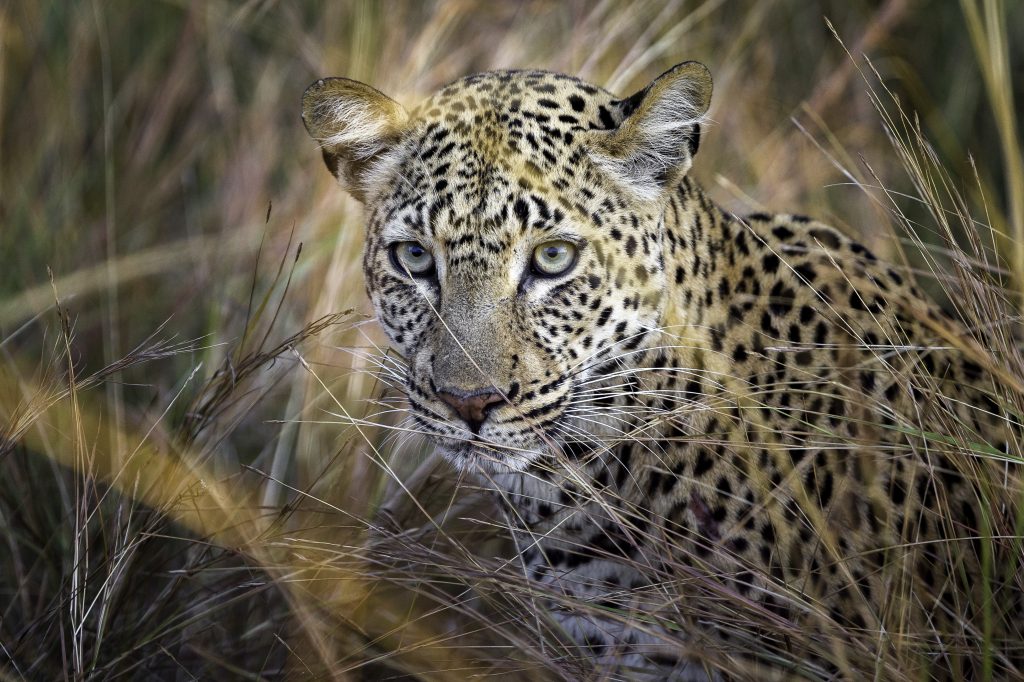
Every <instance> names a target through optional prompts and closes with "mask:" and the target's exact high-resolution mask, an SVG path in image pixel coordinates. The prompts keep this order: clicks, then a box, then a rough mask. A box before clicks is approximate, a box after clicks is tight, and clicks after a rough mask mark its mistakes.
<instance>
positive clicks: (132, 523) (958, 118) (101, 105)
mask: <svg viewBox="0 0 1024 682" xmlns="http://www.w3.org/2000/svg"><path fill="white" fill-rule="evenodd" d="M823 14H824V15H826V16H828V17H829V18H830V19H831V20H832V22H833V23H834V24H835V30H836V32H837V33H838V35H840V36H842V37H843V39H844V40H845V41H846V44H847V45H848V46H850V54H851V55H852V57H848V56H847V54H846V53H845V52H844V50H843V48H842V46H841V45H840V43H839V42H837V41H836V40H835V39H834V37H833V36H832V34H831V32H830V31H829V27H828V26H827V25H826V23H825V22H824V21H823V20H822V15H823ZM1022 40H1024V22H1022V21H1021V17H1020V12H1019V10H1017V9H1016V8H1015V7H1014V6H1013V5H1012V4H1011V3H1005V4H1004V3H1000V2H996V1H994V0H984V1H983V2H968V1H966V0H965V2H963V3H962V4H961V5H960V6H956V5H953V4H945V3H943V4H936V5H932V6H928V7H920V6H918V5H916V4H914V3H911V2H901V1H898V0H890V1H888V2H885V3H883V4H882V5H880V6H878V7H876V6H875V3H857V2H854V3H847V2H835V3H827V4H826V5H825V6H824V7H823V8H817V7H810V6H808V5H806V4H805V3H800V2H788V3H785V2H784V3H763V2H749V3H740V4H735V3H725V2H718V1H716V0H704V1H702V2H676V1H669V2H650V1H645V2H629V3H627V2H612V1H605V2H594V3H591V2H565V3H561V2H548V1H541V0H527V1H524V2H515V3H512V2H509V3H488V2H473V1H469V0H454V1H448V2H429V3H428V2H424V3H418V2H407V3H377V2H370V1H365V2H359V1H353V2H344V3H328V4H326V5H325V6H322V7H321V6H316V5H313V4H299V3H280V4H273V3H266V2H246V3H241V4H234V3H228V2H223V1H219V0H214V1H212V2H207V3H194V4H187V3H165V4H152V5H148V6H146V7H145V8H143V7H141V6H140V7H135V6H130V7H129V6H117V7H115V6H110V5H107V4H104V3H99V2H95V3H78V4H68V5H49V4H45V3H11V4H6V5H3V6H0V254H3V255H4V257H5V258H4V266H5V267H4V270H3V271H2V272H0V472H2V473H0V545H3V546H4V547H6V550H0V554H4V553H5V554H6V557H7V558H6V559H0V595H3V596H2V598H0V673H2V674H3V675H4V677H10V678H12V679H20V678H23V677H28V678H36V677H58V676H66V677H75V678H86V677H103V678H107V677H114V676H118V675H120V676H131V677H143V676H146V675H149V676H153V677H161V678H162V677H166V676H168V675H171V674H179V673H180V674H183V675H196V676H200V677H222V676H225V675H230V676H237V677H244V678H248V679H263V678H276V677H286V676H296V677H298V676H302V675H304V674H309V675H311V676H317V677H328V678H331V679H335V678H336V679H359V678H360V676H361V675H363V674H364V671H367V672H365V675H366V676H367V677H370V678H372V677H373V676H375V675H380V674H382V670H385V669H386V670H388V671H392V672H393V671H405V672H409V673H412V674H415V675H417V676H418V677H420V678H422V679H438V680H450V679H465V678H467V677H468V676H469V675H470V674H475V675H480V676H488V675H492V674H493V675H496V676H497V675H505V676H506V677H509V678H512V679H518V678H527V677H528V678H545V677H551V678H552V679H578V678H583V677H586V676H596V675H599V674H600V670H595V669H594V667H593V664H592V663H591V662H588V661H587V660H586V659H585V658H581V657H580V656H579V652H578V651H576V650H575V649H574V647H573V646H572V645H571V643H569V642H567V641H565V638H564V637H563V636H561V635H560V633H559V632H558V628H557V626H556V625H555V624H554V623H552V622H551V621H550V619H549V618H547V617H545V616H544V615H543V614H539V615H532V609H533V603H534V600H535V599H536V597H537V596H538V595H537V591H536V588H535V587H533V586H531V585H530V584H528V583H525V582H524V581H523V580H522V577H521V576H518V577H517V575H516V572H515V570H514V568H515V567H514V566H509V565H508V564H507V563H503V562H501V561H497V560H495V559H494V558H493V557H497V556H500V555H501V554H502V552H505V551H506V550H507V547H506V546H505V542H507V540H506V539H505V538H504V537H503V536H502V534H501V533H500V532H499V531H498V530H497V529H498V528H499V527H500V526H501V523H502V519H500V518H495V516H494V513H493V510H489V507H488V505H487V501H486V499H485V496H484V495H483V494H482V493H481V492H480V491H477V490H474V489H473V487H472V486H471V485H470V484H469V482H468V481H459V480H456V479H455V478H454V475H453V474H452V473H451V472H450V470H448V469H447V468H446V467H445V465H443V464H442V463H439V462H437V461H435V460H434V459H433V458H432V457H431V456H429V455H428V454H427V447H426V445H425V443H424V442H423V441H422V440H421V439H419V438H418V437H417V436H416V435H415V434H409V433H406V432H402V431H398V430H395V428H394V427H395V426H396V425H398V424H399V422H400V421H401V417H402V414H401V411H400V406H399V405H397V404H396V403H394V402H392V401H391V399H390V397H389V396H393V395H394V393H393V392H391V393H389V392H387V391H386V388H387V387H386V383H388V382H389V381H392V380H393V379H394V377H393V376H392V374H391V373H390V372H389V365H388V363H389V362H390V360H388V359H387V356H386V353H385V352H384V349H383V348H382V347H381V343H382V337H381V335H380V334H379V332H378V331H377V330H376V329H375V328H374V327H373V325H372V322H371V321H368V320H366V319H365V318H364V316H363V315H360V314H358V313H351V314H349V315H340V314H338V313H337V311H341V310H350V309H354V310H356V311H363V312H364V313H366V312H368V310H367V308H366V305H365V300H364V296H363V293H362V275H361V270H360V262H359V251H360V247H361V240H362V236H361V228H360V217H359V211H358V207H356V206H355V205H354V204H353V203H352V202H351V201H349V200H347V199H344V198H342V197H341V196H340V193H338V192H337V191H336V190H334V188H333V187H331V186H330V184H331V183H330V180H329V178H328V175H327V173H325V172H324V171H323V169H322V168H321V163H320V160H319V158H318V154H317V153H316V150H315V149H314V148H313V146H312V144H311V143H310V142H309V141H308V140H307V138H306V137H305V134H304V132H303V131H302V128H301V124H300V122H299V119H298V100H299V95H300V93H301V92H302V89H303V88H304V87H305V85H307V84H308V82H310V81H312V80H313V79H314V78H316V77H319V76H323V75H347V76H350V77H353V78H357V79H361V80H365V81H367V82H370V83H372V84H374V85H376V86H378V87H380V88H381V89H383V90H385V91H386V92H389V93H391V94H394V95H395V96H396V97H397V98H398V99H399V100H401V101H403V102H404V103H406V104H410V103H415V102H416V101H417V100H418V99H419V98H420V97H421V96H422V95H423V94H424V93H427V92H429V91H432V90H433V89H435V88H436V87H437V86H439V85H441V84H443V83H444V82H446V81H448V80H451V79H454V78H456V77H459V76H461V75H464V74H465V73H468V72H471V71H476V70H482V69H487V68H496V67H509V66H520V67H540V68H546V69H551V70H558V71H565V72H569V73H577V74H580V75H581V76H583V77H585V78H588V79H590V80H593V81H595V82H600V83H605V84H609V85H611V86H612V87H613V88H614V89H616V90H618V91H621V92H623V93H625V92H628V91H632V90H633V89H635V88H637V87H639V86H641V85H643V84H645V83H646V82H647V80H648V79H649V78H650V77H651V76H653V75H656V74H657V73H660V72H661V71H662V70H664V69H665V68H667V67H668V66H671V65H672V64H674V63H676V62H679V61H682V60H684V59H699V60H701V61H704V62H705V63H708V64H709V66H710V67H711V70H712V73H713V75H714V76H715V80H716V86H715V99H714V103H713V106H712V109H711V112H710V115H711V117H712V119H713V120H714V121H715V123H714V125H713V126H712V127H711V129H710V130H709V131H708V132H707V133H706V134H705V137H704V140H703V142H702V146H701V152H700V154H699V155H698V157H697V159H696V164H695V166H696V167H695V172H696V174H697V176H698V177H699V178H701V179H702V180H703V182H704V184H705V185H706V186H708V187H709V188H711V189H712V191H713V194H714V196H715V198H716V199H717V200H718V201H720V202H721V203H722V204H723V205H724V206H725V207H726V208H728V209H731V210H736V211H738V212H744V211H751V210H759V209H760V208H762V207H765V208H767V209H770V210H794V211H799V212H805V213H810V214H814V215H817V216H821V217H823V218H825V219H827V220H830V221H832V222H835V223H837V224H839V225H840V226H842V227H844V228H846V229H847V231H848V232H851V233H853V234H858V235H860V237H861V239H862V240H863V241H865V242H866V243H868V244H869V245H870V246H871V247H872V248H873V250H875V251H877V252H880V253H883V254H886V255H888V256H890V257H892V258H905V262H907V263H908V264H909V266H910V267H911V268H913V269H916V270H918V271H919V273H920V274H921V276H922V277H923V278H924V279H926V280H929V282H928V285H929V288H930V290H931V293H933V294H934V295H936V296H937V297H939V298H941V299H944V300H945V301H946V302H948V303H950V304H951V307H952V308H953V309H954V311H955V313H956V314H957V315H958V316H959V317H960V318H961V320H963V321H964V323H965V324H966V326H967V327H968V328H971V329H974V330H979V331H980V330H982V329H986V330H987V333H986V334H984V335H982V334H980V333H979V334H978V337H977V341H976V342H971V343H968V347H967V348H965V350H966V351H967V352H968V353H970V354H971V355H972V357H974V358H975V359H976V360H977V361H978V362H979V364H981V365H982V366H983V367H985V368H986V370H988V371H989V372H990V373H991V375H992V393H993V395H994V396H995V399H996V401H997V402H998V403H999V404H1000V405H1001V406H1002V409H1003V410H1004V412H1005V414H1006V415H1007V417H1008V418H1014V419H1017V420H1019V419H1020V417H1021V415H1022V414H1024V403H1022V395H1024V390H1022V387H1021V383H1022V379H1021V376H1022V373H1021V368H1022V367H1024V361H1022V358H1021V352H1020V344H1019V330H1020V320H1019V319H1018V318H1017V317H1016V315H1017V313H1016V312H1015V311H1019V310H1021V309H1022V308H1021V306H1022V305H1024V304H1022V300H1024V297H1022V296H1021V291H1022V289H1024V162H1022V158H1021V151H1020V142H1019V131H1018V125H1019V115H1018V113H1017V107H1016V106H1015V102H1014V99H1013V86H1014V83H1013V76H1014V74H1015V72H1016V73H1019V72H1020V69H1021V64H1022V61H1021V60H1022V55H1021V51H1020V49H1019V47H1017V46H1019V45H1020V44H1022V43H1021V41H1022ZM863 53H867V54H869V55H870V56H871V57H872V65H873V68H874V69H877V78H876V77H875V74H874V73H872V70H871V69H870V68H865V62H864V61H863V59H862V55H863ZM858 69H862V70H864V71H865V72H867V73H868V78H867V82H868V83H870V84H872V85H873V87H874V91H873V92H872V91H869V90H868V88H867V87H865V84H864V83H865V82H864V81H863V80H861V78H860V76H859V74H858ZM1015 70H1016V71H1015ZM879 83H880V84H881V85H879ZM883 86H884V87H883ZM890 91H891V92H892V93H893V94H894V95H895V96H898V97H899V99H900V103H901V105H902V107H901V108H900V109H897V108H896V107H894V106H893V104H892V102H893V98H892V97H890V95H889V92H890ZM913 112H917V114H916V115H915V114H914V113H913ZM927 140H934V141H935V144H934V146H932V145H931V144H929V143H928V142H927ZM968 150H969V151H970V153H968ZM271 200H272V201H273V210H272V211H270V212H269V214H268V209H267V205H268V202H270V201H271ZM300 243H301V249H300V246H299V244H300ZM300 250H301V254H300V253H299V251H300ZM901 254H903V255H902V256H901ZM48 267H49V268H50V269H51V270H52V272H53V277H52V281H51V277H50V275H49V274H48V273H47V268H48ZM57 300H60V301H61V306H56V305H55V302H56V301H57ZM311 321H312V322H311ZM935 331H936V332H938V333H940V334H941V333H942V332H943V330H942V329H936V330H935ZM950 340H951V341H956V342H957V343H961V341H960V340H959V339H952V338H951V339H950ZM914 428H915V429H916V430H917V433H918V434H919V435H924V436H925V437H926V438H927V439H930V442H932V443H933V445H932V447H935V448H936V449H937V450H943V449H945V450H946V451H948V452H955V453H959V454H960V455H965V456H964V457H962V458H961V460H962V461H963V462H965V466H966V467H968V468H970V467H971V466H973V464H972V462H974V459H973V458H974V457H975V456H982V457H996V456H997V455H998V456H1002V454H1001V453H998V451H997V450H996V449H994V448H993V447H992V445H991V444H988V443H985V442H978V441H977V439H975V440H970V438H969V437H968V436H969V434H966V433H964V432H963V430H962V429H959V428H958V426H957V425H956V424H949V423H938V424H934V423H933V424H925V423H922V424H917V425H915V426H914ZM1014 460H1015V461H1019V453H1018V454H1017V455H1016V456H1015V457H1014ZM1010 488H1011V486H1007V488H1006V489H1010ZM1000 493H1001V489H1000V488H999V486H998V482H996V483H993V484H992V486H991V488H990V492H989V494H990V495H991V496H993V497H998V496H999V495H1000ZM1008 504H1011V505H1017V506H1016V509H1017V510H1018V511H1017V514H1016V517H1015V523H1014V524H1012V527H1011V528H1009V529H1007V528H996V527H995V526H993V531H992V535H993V536H995V537H998V536H1000V534H1004V535H1010V536H1013V537H1012V540H1006V542H1011V541H1012V542H1013V543H1015V544H1014V547H1016V548H1017V552H1018V553H1019V550H1020V529H1021V528H1022V527H1024V504H1020V503H1019V502H1018V501H1016V500H1008ZM1011 516H1012V515H1011ZM983 546H987V545H983ZM986 556H988V557H989V558H988V561H991V560H992V558H991V555H990V554H989V555H986ZM1000 568H1001V567H999V566H991V565H990V566H987V567H986V574H991V575H995V574H996V573H998V571H999V569H1000ZM1002 568H1005V569H1006V570H1007V571H1008V570H1010V569H1012V568H1013V567H1012V566H1011V567H1009V568H1006V567H1002ZM1007 577H1009V576H1007ZM894 602H895V604H894V608H907V607H908V605H907V604H905V603H902V602H900V601H899V596H898V595H897V596H895V597H894ZM572 606H573V607H574V608H592V607H587V606H585V605H580V604H573V605H572ZM733 606H734V609H735V614H736V615H735V618H736V621H737V623H738V624H741V623H744V622H746V623H749V622H756V623H759V624H761V625H762V626H763V627H765V628H768V629H769V630H768V631H769V632H771V633H772V634H774V635H776V636H777V637H778V641H779V642H782V641H785V642H789V643H793V644H794V646H795V647H796V649H795V650H796V651H797V652H799V651H800V650H801V649H800V647H801V646H803V647H806V648H808V649H811V650H814V651H817V652H819V653H821V652H825V653H827V655H828V656H829V657H830V658H831V660H833V661H834V662H835V663H836V665H837V666H839V668H840V669H841V670H846V671H848V672H850V674H860V673H863V671H865V670H870V669H872V668H874V669H876V671H877V676H878V677H879V678H880V679H911V678H915V677H916V678H920V676H922V675H925V674H927V671H925V672H921V669H920V668H918V669H916V671H915V668H914V666H915V665H918V664H919V663H920V661H918V660H917V659H916V658H915V656H916V655H917V654H916V650H917V649H916V647H915V643H914V642H900V641H896V642H893V643H892V645H891V646H890V647H889V648H887V649H885V653H884V655H882V656H879V657H877V661H876V660H875V658H874V657H873V656H874V654H873V648H872V647H873V646H874V645H875V644H876V643H877V642H875V641H874V639H872V637H875V638H877V633H876V634H875V635H870V634H869V635H864V636H862V637H860V638H858V637H857V636H851V633H849V632H842V631H836V632H834V633H833V634H834V637H833V638H832V639H829V638H828V637H825V638H822V639H815V638H814V637H812V636H810V635H808V634H807V633H802V632H800V631H798V630H796V629H794V628H793V627H792V624H790V623H781V622H778V621H777V620H772V619H771V618H769V617H768V616H767V615H766V614H764V613H760V612H758V610H757V609H756V608H752V607H751V606H750V605H748V604H743V603H739V602H737V603H736V604H734V605H733ZM986 613H989V612H988V611H986ZM526 614H530V615H526ZM619 616H621V617H623V618H633V619H637V618H638V616H637V614H627V613H622V614H619ZM981 627H983V628H984V629H987V630H989V631H990V630H991V623H989V622H988V621H986V622H985V623H983V624H982V625H981ZM833 644H835V646H833ZM760 645H761V643H759V642H757V641H753V640H752V641H751V642H750V646H751V647H755V646H760ZM766 648H767V649H768V650H769V651H768V653H766V654H765V656H775V657H777V659H778V663H779V664H780V666H794V667H793V668H791V669H790V672H789V673H786V674H787V675H788V674H792V675H797V676H803V677H809V678H812V679H814V678H821V677H823V676H824V675H825V673H824V672H823V671H821V670H816V669H815V668H814V667H813V665H810V664H802V663H801V661H800V660H799V655H794V654H792V653H790V652H787V651H786V649H785V646H783V645H779V646H778V647H777V648H776V649H772V647H766ZM56 652H59V653H56ZM695 653H698V654H700V655H701V656H703V657H705V658H706V660H707V661H708V663H709V665H713V666H722V667H724V668H726V669H729V668H730V667H732V669H733V672H734V673H735V674H736V675H738V676H739V677H741V678H743V677H747V678H753V677H758V676H761V675H764V674H766V673H765V672H764V671H763V670H761V671H755V670H751V669H743V668H742V667H738V666H741V664H740V663H737V662H735V661H732V660H731V659H729V658H728V657H727V656H724V655H723V653H722V652H721V651H719V650H717V649H716V648H715V647H714V646H712V645H709V646H708V647H706V648H705V649H703V650H701V651H698V652H695ZM801 665H803V666H804V667H803V668H801V667H800V666H801ZM382 666H384V667H382ZM986 666H987V667H986V673H987V675H988V676H990V677H991V676H997V674H996V672H995V671H997V670H998V668H996V667H995V666H996V664H995V662H994V661H993V660H992V657H991V656H990V657H989V658H988V659H987V660H986ZM853 671H857V672H856V673H854V672H853ZM779 676H780V678H781V677H782V676H783V674H782V673H779ZM762 679H763V678H762Z"/></svg>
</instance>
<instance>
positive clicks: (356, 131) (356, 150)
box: [302, 78, 409, 202]
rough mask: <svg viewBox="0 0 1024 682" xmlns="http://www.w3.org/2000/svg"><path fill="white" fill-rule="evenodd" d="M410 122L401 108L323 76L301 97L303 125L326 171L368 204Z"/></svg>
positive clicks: (355, 86)
mask: <svg viewBox="0 0 1024 682" xmlns="http://www.w3.org/2000/svg"><path fill="white" fill-rule="evenodd" d="M408 120H409V115H408V114H407V113H406V111H405V109H403V108H402V105H401V104H399V103H398V102H396V101H395V100H393V99H391V98H390V97H388V96H387V95H385V94H384V93H382V92H380V91H379V90H377V89H375V88H372V87H370V86H369V85H366V84H364V83H360V82H358V81H354V80H350V79H348V78H323V79H321V80H318V81H316V82H315V83H313V84H312V85H310V86H309V87H308V88H306V92H304V93H303V95H302V122H303V123H304V124H305V125H306V131H307V132H309V135H310V137H312V138H313V139H314V140H316V141H317V142H319V143H320V148H321V150H322V151H323V155H324V162H325V163H326V164H327V168H328V170H330V171H331V173H333V174H334V176H335V177H337V178H338V180H339V181H340V182H341V183H342V185H343V186H344V187H345V188H346V189H347V190H348V191H349V192H350V193H351V194H352V195H353V196H355V197H356V198H357V199H359V200H360V201H364V202H365V201H366V198H367V195H368V193H369V190H370V189H371V187H372V186H373V184H374V183H373V178H375V177H376V176H378V175H379V172H380V171H381V167H382V164H383V165H386V164H384V162H385V161H386V157H387V155H388V152H389V151H391V150H393V149H394V148H395V146H396V145H397V144H398V142H399V140H400V138H401V135H402V131H403V130H404V128H405V125H406V123H407V122H408Z"/></svg>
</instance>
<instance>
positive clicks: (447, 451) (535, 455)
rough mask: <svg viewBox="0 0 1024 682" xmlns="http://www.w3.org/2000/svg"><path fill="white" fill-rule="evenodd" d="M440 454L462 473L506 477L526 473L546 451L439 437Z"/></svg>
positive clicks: (435, 439)
mask: <svg viewBox="0 0 1024 682" xmlns="http://www.w3.org/2000/svg"><path fill="white" fill-rule="evenodd" d="M433 440H434V442H435V444H436V448H437V452H438V453H440V455H441V456H442V457H444V458H445V460H447V461H448V463H449V464H451V465H452V466H453V467H454V468H455V469H457V470H458V471H459V472H460V473H470V472H477V473H483V474H506V473H517V472H522V471H525V470H526V469H527V468H528V467H529V466H530V464H531V463H533V462H535V461H536V460H538V459H540V458H541V457H542V456H543V454H544V453H543V452H542V451H541V450H540V449H539V448H538V449H536V450H524V449H522V448H512V447H511V446H510V447H501V446H497V445H494V444H489V443H486V442H484V441H482V440H480V439H476V438H475V439H473V440H471V441H466V440H460V439H455V438H445V437H435V438H434V439H433Z"/></svg>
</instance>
